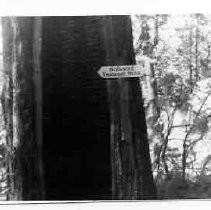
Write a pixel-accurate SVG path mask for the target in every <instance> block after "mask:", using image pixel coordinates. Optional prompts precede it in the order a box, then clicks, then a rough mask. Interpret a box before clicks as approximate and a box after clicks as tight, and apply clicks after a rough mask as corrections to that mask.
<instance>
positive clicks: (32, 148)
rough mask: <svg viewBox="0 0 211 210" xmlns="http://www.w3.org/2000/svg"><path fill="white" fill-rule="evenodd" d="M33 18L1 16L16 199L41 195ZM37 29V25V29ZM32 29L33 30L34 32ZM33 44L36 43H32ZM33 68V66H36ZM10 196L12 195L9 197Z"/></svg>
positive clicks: (34, 27) (41, 182) (33, 197)
mask: <svg viewBox="0 0 211 210" xmlns="http://www.w3.org/2000/svg"><path fill="white" fill-rule="evenodd" d="M37 29H38V28H37V27H36V20H35V19H34V18H31V17H11V18H3V40H4V65H5V71H8V72H9V73H8V74H10V80H9V84H10V83H11V82H12V87H11V88H10V91H11V92H10V94H12V97H13V100H12V101H10V102H9V106H11V107H12V108H9V110H11V111H12V114H11V113H10V112H11V111H10V112H9V113H10V116H9V117H10V118H9V120H10V121H11V123H7V124H12V126H13V129H12V131H10V132H12V133H13V136H12V140H13V142H12V143H10V144H12V146H13V147H15V148H16V152H15V160H14V161H13V172H14V189H15V192H16V194H17V196H16V199H22V200H41V199H43V180H42V169H41V168H40V166H42V164H41V162H42V161H41V153H40V151H41V147H40V140H39V139H38V136H37V132H35V130H36V124H37V123H36V121H37V115H36V113H37V110H36V107H37V106H35V104H36V103H37V101H36V100H35V96H36V95H37V93H35V91H36V85H34V79H35V80H36V79H37V76H36V74H35V71H34V70H35V68H34V66H36V65H35V63H36V62H38V60H37V57H38V55H37V51H36V49H37V43H36V44H35V43H34V42H35V38H36V36H37V31H36V30H37ZM38 30H39V29H38ZM35 32H36V33H35ZM34 46H36V47H34ZM36 70H37V68H36ZM12 199H14V198H12Z"/></svg>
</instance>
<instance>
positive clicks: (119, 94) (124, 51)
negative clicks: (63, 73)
mask: <svg viewBox="0 0 211 210" xmlns="http://www.w3.org/2000/svg"><path fill="white" fill-rule="evenodd" d="M103 25H104V39H105V49H106V58H107V59H106V64H107V65H108V66H112V65H130V64H134V63H135V59H134V52H133V44H132V30H131V21H130V18H129V17H128V16H110V17H105V18H104V21H103ZM107 87H108V94H109V101H110V118H111V157H112V158H111V161H112V192H113V199H155V198H156V187H155V185H154V182H153V176H152V170H151V162H150V155H149V145H148V139H147V133H146V122H145V113H144V108H143V104H142V96H141V88H140V81H139V79H134V78H133V79H113V80H108V81H107Z"/></svg>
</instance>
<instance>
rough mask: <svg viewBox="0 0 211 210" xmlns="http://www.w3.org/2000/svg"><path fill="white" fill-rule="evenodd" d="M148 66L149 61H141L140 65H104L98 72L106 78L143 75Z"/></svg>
mask: <svg viewBox="0 0 211 210" xmlns="http://www.w3.org/2000/svg"><path fill="white" fill-rule="evenodd" d="M147 67H149V63H148V62H145V61H142V62H139V65H127V66H102V67H101V68H100V70H99V71H98V74H99V75H100V76H101V77H102V78H105V79H110V78H127V77H141V76H142V75H143V73H144V70H145V69H146V68H147Z"/></svg>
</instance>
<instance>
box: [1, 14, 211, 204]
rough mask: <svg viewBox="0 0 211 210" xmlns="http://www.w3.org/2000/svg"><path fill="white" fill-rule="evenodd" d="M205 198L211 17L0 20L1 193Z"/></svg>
mask: <svg viewBox="0 0 211 210" xmlns="http://www.w3.org/2000/svg"><path fill="white" fill-rule="evenodd" d="M210 198H211V13H210V14H207V13H183V14H173V13H172V14H171V13H162V14H161V13H157V14H144V13H142V14H141V13H140V14H130V15H80V16H79V15H78V16H14V15H11V16H1V17H0V200H1V201H95V200H101V201H126V200H127V201H135V200H136V201H137V200H139V201H140V200H142V201H145V200H147V201H168V200H175V201H176V200H178V199H179V200H187V199H188V200H189V199H193V200H196V199H203V200H204V199H210Z"/></svg>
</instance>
